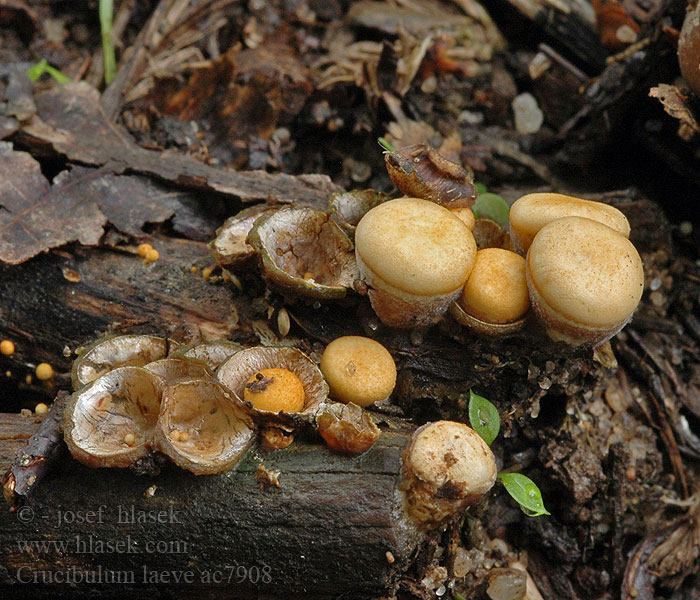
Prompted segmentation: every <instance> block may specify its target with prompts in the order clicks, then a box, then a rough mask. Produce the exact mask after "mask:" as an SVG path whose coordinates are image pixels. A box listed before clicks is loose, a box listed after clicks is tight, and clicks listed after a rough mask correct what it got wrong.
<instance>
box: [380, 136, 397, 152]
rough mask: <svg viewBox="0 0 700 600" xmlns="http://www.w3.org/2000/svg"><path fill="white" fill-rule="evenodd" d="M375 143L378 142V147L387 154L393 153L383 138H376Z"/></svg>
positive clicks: (390, 146) (393, 150)
mask: <svg viewBox="0 0 700 600" xmlns="http://www.w3.org/2000/svg"><path fill="white" fill-rule="evenodd" d="M377 141H378V142H379V145H380V146H381V147H382V148H384V150H386V151H387V152H395V149H394V147H393V146H392V145H391V144H390V143H389V142H387V141H386V140H385V139H384V138H383V137H380V138H377Z"/></svg>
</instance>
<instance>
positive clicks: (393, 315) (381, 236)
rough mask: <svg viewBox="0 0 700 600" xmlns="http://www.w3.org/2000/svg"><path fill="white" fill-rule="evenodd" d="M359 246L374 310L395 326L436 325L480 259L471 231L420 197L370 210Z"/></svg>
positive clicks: (357, 241)
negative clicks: (478, 258)
mask: <svg viewBox="0 0 700 600" xmlns="http://www.w3.org/2000/svg"><path fill="white" fill-rule="evenodd" d="M355 244H356V248H355V254H356V256H357V265H358V267H359V269H360V274H361V276H362V278H363V279H364V280H365V283H366V284H367V286H368V288H369V298H370V302H371V303H372V308H374V311H375V312H376V313H377V316H378V317H379V318H380V319H381V320H382V322H383V323H384V324H386V325H388V326H390V327H403V328H407V327H416V326H422V325H430V324H432V323H435V322H437V321H438V320H439V319H440V317H441V316H442V315H443V314H444V313H445V311H446V310H447V309H448V307H449V306H450V304H452V302H454V300H455V299H456V298H457V297H458V296H459V294H460V292H461V290H462V287H463V286H464V283H465V282H466V280H467V277H468V276H469V273H470V272H471V270H472V267H473V265H474V261H475V259H476V242H475V241H474V236H473V235H472V232H471V231H469V229H468V228H467V226H466V225H465V224H464V223H463V222H462V221H461V220H460V219H459V218H457V217H456V216H455V215H453V214H452V213H451V212H450V211H449V210H447V209H446V208H443V207H442V206H439V205H437V204H435V203H433V202H429V201H427V200H421V199H418V198H398V199H396V200H390V201H388V202H384V203H383V204H380V205H379V206H377V207H375V208H373V209H372V210H370V211H369V212H368V213H367V214H366V215H365V216H364V217H363V218H362V220H361V221H360V223H359V224H358V226H357V231H356V232H355Z"/></svg>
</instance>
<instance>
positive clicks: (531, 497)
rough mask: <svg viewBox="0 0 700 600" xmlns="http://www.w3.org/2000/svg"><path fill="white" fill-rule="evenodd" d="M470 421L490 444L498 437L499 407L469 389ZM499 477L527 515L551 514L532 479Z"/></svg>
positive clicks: (520, 476) (519, 474)
mask: <svg viewBox="0 0 700 600" xmlns="http://www.w3.org/2000/svg"><path fill="white" fill-rule="evenodd" d="M469 423H470V425H471V426H472V429H473V430H474V431H476V432H477V433H478V434H479V435H480V436H481V438H482V439H483V440H484V441H485V442H486V443H487V444H488V445H489V446H490V445H491V444H492V443H493V441H494V440H495V439H496V436H497V435H498V432H499V430H500V428H501V419H500V417H499V415H498V409H497V408H496V407H495V406H494V405H493V403H491V402H490V401H489V400H487V399H486V398H484V397H483V396H479V395H478V394H475V393H474V392H473V391H471V390H469ZM498 479H499V480H500V481H501V483H502V484H503V487H505V488H506V492H508V493H509V494H510V496H511V497H512V498H513V500H515V501H516V502H517V503H518V504H519V505H520V508H521V509H522V511H523V512H524V513H525V514H526V515H528V516H529V517H539V516H541V515H548V514H550V513H549V511H547V509H546V508H545V507H544V502H543V500H542V492H540V489H539V488H538V487H537V484H536V483H535V482H534V481H532V479H530V478H529V477H526V476H525V475H522V474H521V473H499V474H498Z"/></svg>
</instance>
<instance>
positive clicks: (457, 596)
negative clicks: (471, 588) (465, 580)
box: [452, 591, 467, 600]
mask: <svg viewBox="0 0 700 600" xmlns="http://www.w3.org/2000/svg"><path fill="white" fill-rule="evenodd" d="M452 597H453V598H454V599H455V600H467V599H466V598H465V597H464V596H462V594H460V593H459V592H455V591H453V592H452Z"/></svg>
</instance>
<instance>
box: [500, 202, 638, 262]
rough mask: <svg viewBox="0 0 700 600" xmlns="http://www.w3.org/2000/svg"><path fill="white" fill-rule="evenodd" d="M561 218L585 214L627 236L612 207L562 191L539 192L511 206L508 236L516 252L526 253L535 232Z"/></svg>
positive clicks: (619, 214) (627, 228) (626, 226)
mask: <svg viewBox="0 0 700 600" xmlns="http://www.w3.org/2000/svg"><path fill="white" fill-rule="evenodd" d="M563 217H585V218H587V219H591V220H593V221H598V222H599V223H603V224H604V225H607V226H608V227H611V228H612V229H614V230H615V231H617V232H618V233H620V234H621V235H623V236H624V237H629V234H630V224H629V222H628V221H627V217H625V215H624V214H622V212H620V211H619V210H618V209H617V208H615V207H614V206H610V205H608V204H603V203H602V202H594V201H592V200H584V199H582V198H576V197H574V196H566V195H564V194H554V193H549V192H541V193H535V194H527V195H525V196H522V197H521V198H519V199H518V200H516V201H515V202H514V203H513V206H511V207H510V235H511V238H512V240H513V243H514V244H515V247H516V249H517V250H518V251H520V252H522V253H523V254H524V253H525V252H527V249H528V248H529V247H530V244H531V243H532V240H533V239H534V238H535V235H537V232H538V231H539V230H540V229H542V227H544V226H545V225H547V223H551V222H552V221H556V220H557V219H561V218H563Z"/></svg>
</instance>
